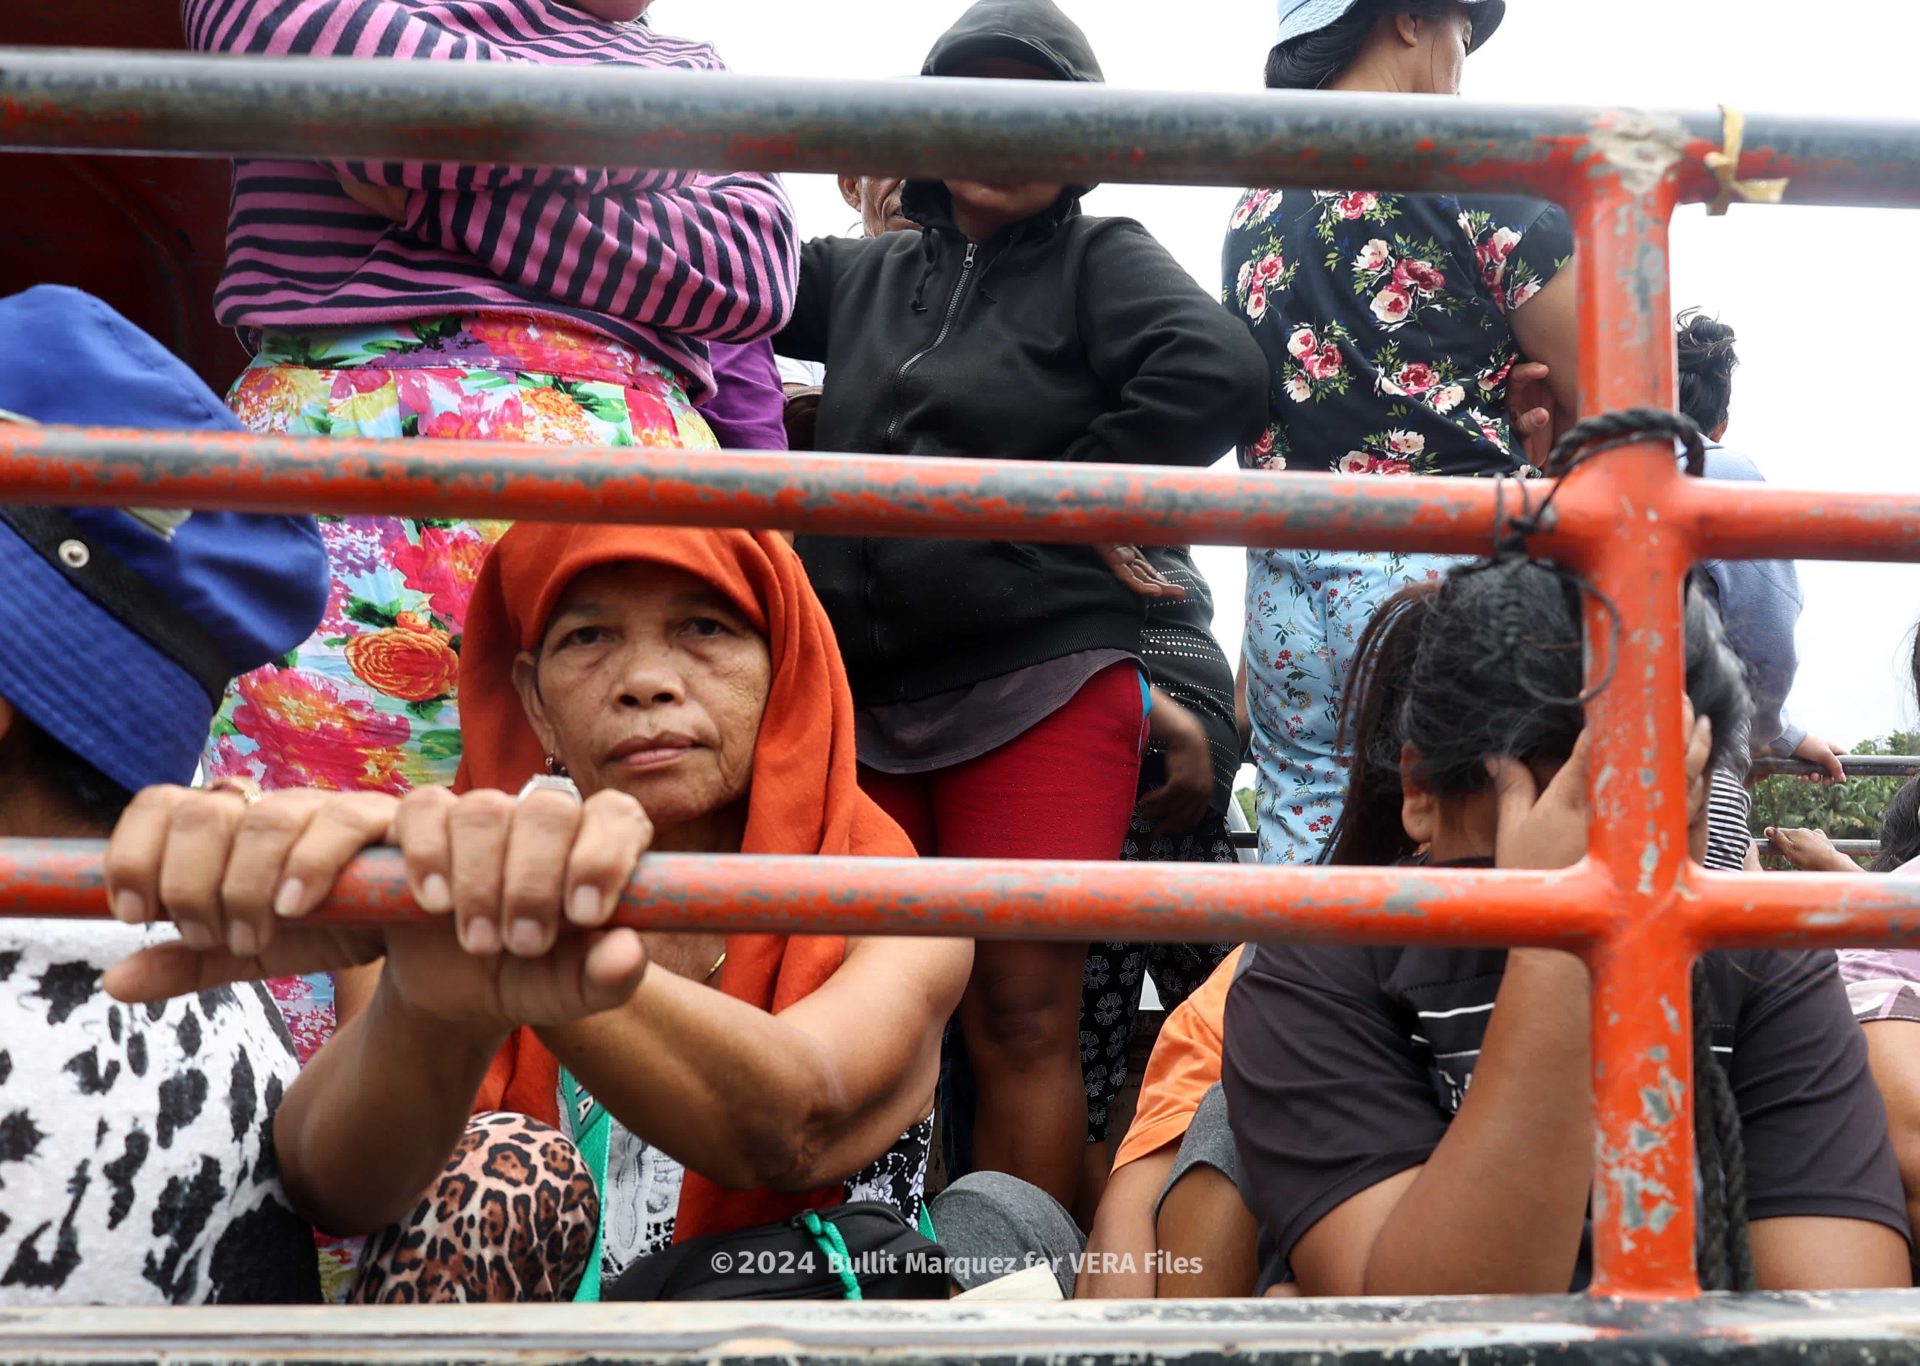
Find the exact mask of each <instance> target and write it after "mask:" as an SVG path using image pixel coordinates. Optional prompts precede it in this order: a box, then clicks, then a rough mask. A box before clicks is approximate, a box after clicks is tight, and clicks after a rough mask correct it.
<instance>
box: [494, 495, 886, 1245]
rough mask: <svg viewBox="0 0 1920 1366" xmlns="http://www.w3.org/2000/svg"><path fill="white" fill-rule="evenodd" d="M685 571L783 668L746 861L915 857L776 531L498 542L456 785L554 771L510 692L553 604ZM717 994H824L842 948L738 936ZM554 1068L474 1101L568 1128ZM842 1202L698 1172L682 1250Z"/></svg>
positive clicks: (530, 526) (836, 653)
mask: <svg viewBox="0 0 1920 1366" xmlns="http://www.w3.org/2000/svg"><path fill="white" fill-rule="evenodd" d="M635 560H638V561H643V562H646V563H649V564H659V565H668V566H672V567H673V568H676V569H681V570H684V571H686V572H687V573H689V574H692V575H694V576H696V577H697V578H700V579H702V580H704V581H705V582H707V583H708V584H711V585H712V586H713V587H714V588H716V589H718V590H719V591H720V592H721V593H723V594H725V595H726V596H727V598H728V599H729V600H730V601H731V602H732V603H733V604H734V606H735V607H737V608H738V609H739V610H740V611H741V613H742V614H744V615H745V616H746V618H747V620H748V621H750V622H751V623H752V624H753V626H754V629H755V630H757V631H760V632H761V633H762V634H764V635H765V637H766V640H767V647H768V650H769V652H770V654H771V655H772V658H773V677H772V684H771V687H770V689H769V691H768V694H767V707H766V714H765V716H764V718H763V719H762V721H761V723H760V735H759V740H758V742H757V743H756V745H755V747H754V754H753V786H752V789H751V791H750V794H749V796H748V800H747V832H746V838H745V841H744V843H743V844H742V852H743V853H748V854H828V855H849V854H853V855H872V856H876V857H894V858H911V857H913V853H914V850H913V845H912V844H911V843H910V842H909V841H908V839H907V837H906V835H905V834H904V833H902V831H901V829H900V827H899V826H897V825H895V824H894V823H893V821H892V819H890V818H889V817H888V816H887V814H886V813H885V812H884V811H882V810H881V809H880V808H879V807H878V806H876V805H875V804H874V802H873V801H872V799H871V798H869V797H867V796H866V795H865V794H864V793H862V792H861V791H860V788H859V784H858V781H857V774H856V770H855V761H854V738H853V694H852V693H851V691H849V689H848V687H847V674H846V668H845V666H844V665H842V663H841V661H840V650H839V647H838V646H837V645H836V644H835V643H834V638H833V628H832V626H831V625H829V624H828V621H827V614H826V610H825V609H824V608H822V607H821V605H820V600H819V599H818V598H817V597H815V596H814V592H813V587H812V585H811V584H809V583H808V582H807V576H806V571H805V570H804V569H803V568H802V567H801V565H800V559H799V557H798V556H797V555H795V554H794V553H793V550H792V548H791V547H789V546H788V545H787V543H786V542H785V541H784V540H783V539H781V538H780V537H779V536H777V535H774V534H773V533H771V532H765V531H759V532H745V531H702V530H694V529H689V528H680V527H629V526H548V525H542V524H538V523H532V522H522V523H520V524H519V525H517V526H515V527H514V528H513V529H512V530H510V531H509V532H507V534H506V535H505V536H504V537H502V538H501V540H500V542H499V544H497V545H496V546H495V547H494V548H493V551H492V553H491V554H490V555H489V556H488V557H487V561H486V563H485V564H484V565H483V566H482V567H481V570H480V577H479V580H478V582H477V583H476V584H475V585H474V591H473V601H472V604H471V605H470V607H469V608H468V612H467V623H466V635H465V638H464V639H463V641H462V642H461V650H460V737H461V744H462V746H463V758H462V759H461V763H460V776H459V779H458V781H457V784H456V786H458V787H459V788H460V789H461V790H463V791H464V790H467V789H469V788H476V787H491V788H499V789H501V790H503V791H507V792H514V791H518V790H519V788H520V786H521V785H522V784H523V783H525V782H526V780H527V779H528V778H529V777H531V776H532V775H534V774H535V773H539V772H542V771H543V770H544V768H545V761H546V755H545V752H544V751H543V750H542V749H541V746H540V742H539V740H538V739H537V738H535V736H534V733H533V728H532V726H531V725H529V724H528V722H527V718H526V714H525V712H523V711H522V709H521V706H520V698H519V695H518V694H517V693H515V691H514V688H513V681H512V670H513V661H514V657H515V656H516V655H518V654H519V653H520V652H521V651H522V650H533V649H537V648H538V647H539V644H540V638H541V636H542V635H543V634H544V633H545V631H546V626H547V622H548V619H549V618H551V617H552V615H553V609H554V606H555V604H556V603H557V602H558V601H559V599H560V595H561V594H562V593H563V592H564V591H565V590H566V587H567V585H568V584H570V583H572V582H573V580H574V579H575V578H576V577H578V576H579V575H580V574H581V573H583V572H584V571H586V570H588V569H592V568H594V567H596V566H598V565H603V564H612V563H619V562H623V561H635ZM726 947H727V961H726V965H725V966H724V968H723V969H722V970H721V974H720V980H719V982H718V986H719V989H720V990H721V991H724V992H725V993H726V994H727V995H729V996H732V997H734V998H736V999H738V1000H741V1001H745V1002H746V1003H747V1004H749V1005H753V1006H758V1007H759V1008H760V1009H762V1010H766V1011H780V1010H783V1009H785V1008H786V1007H787V1006H789V1005H791V1004H792V1003H793V1002H795V1001H797V1000H799V999H801V998H802V997H804V996H806V995H808V994H809V993H811V992H813V991H814V990H816V989H817V988H818V987H819V986H820V985H821V983H823V982H825V981H826V980H827V978H828V977H830V976H832V975H833V973H834V972H835V970H836V969H838V968H839V966H840V963H841V960H842V959H843V958H844V957H845V954H846V941H845V940H843V939H841V938H838V937H831V936H811V937H809V936H800V937H791V938H790V937H788V936H786V935H729V936H728V938H727V946H726ZM559 1077H560V1069H559V1063H558V1062H557V1061H556V1060H555V1059H554V1057H553V1055H552V1054H551V1053H549V1052H547V1050H546V1049H545V1048H544V1047H542V1046H541V1045H540V1043H539V1041H538V1040H537V1039H536V1038H535V1037H534V1035H533V1032H532V1031H531V1030H526V1029H522V1030H518V1031H516V1033H515V1034H514V1036H513V1038H512V1039H511V1040H510V1041H509V1042H508V1044H507V1047H506V1048H505V1049H503V1050H502V1052H501V1054H500V1056H499V1057H497V1058H495V1059H494V1063H493V1067H492V1068H491V1069H490V1070H489V1071H488V1074H487V1080H486V1083H485V1084H484V1085H483V1086H482V1088H481V1091H480V1095H479V1097H478V1099H477V1100H476V1102H475V1110H476V1112H478V1111H481V1110H511V1111H514V1112H516V1113H520V1114H526V1115H531V1116H533V1117H534V1118H537V1119H543V1120H546V1121H547V1122H548V1123H554V1124H557V1123H558V1119H559V1116H558V1113H557V1108H556V1106H557V1102H556V1093H557V1090H558V1086H559ZM840 1198H841V1197H840V1190H839V1188H838V1187H834V1188H832V1189H829V1190H824V1191H815V1192H810V1193H804V1194H798V1195H794V1194H780V1193H776V1192H773V1191H728V1190H723V1189H721V1188H720V1187H719V1186H717V1185H715V1184H714V1183H713V1182H711V1181H708V1180H707V1179H706V1178H704V1177H702V1176H700V1175H699V1174H698V1173H696V1172H694V1171H693V1170H691V1169H689V1170H688V1172H687V1176H686V1184H685V1185H684V1186H683V1187H682V1189H681V1194H680V1209H679V1216H678V1220H677V1223H676V1227H675V1238H676V1239H677V1240H684V1239H687V1238H693V1237H698V1236H699V1235H701V1234H703V1233H715V1232H721V1231H728V1230H733V1229H740V1228H750V1227H752V1226H753V1225H756V1224H764V1223H771V1222H773V1221H775V1220H779V1219H785V1218H788V1217H790V1216H792V1215H793V1214H796V1213H798V1212H799V1211H800V1210H802V1209H808V1208H818V1207H821V1206H823V1205H829V1204H834V1203H837V1202H838V1201H839V1199H840Z"/></svg>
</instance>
